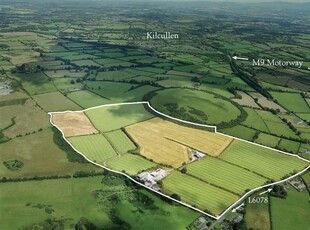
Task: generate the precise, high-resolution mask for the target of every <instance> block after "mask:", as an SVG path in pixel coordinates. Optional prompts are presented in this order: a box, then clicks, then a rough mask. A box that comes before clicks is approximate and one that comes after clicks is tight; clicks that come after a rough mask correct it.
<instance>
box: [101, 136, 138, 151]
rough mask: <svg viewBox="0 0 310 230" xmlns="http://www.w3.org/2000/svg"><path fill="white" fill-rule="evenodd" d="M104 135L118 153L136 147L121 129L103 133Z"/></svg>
mask: <svg viewBox="0 0 310 230" xmlns="http://www.w3.org/2000/svg"><path fill="white" fill-rule="evenodd" d="M104 136H105V137H106V138H107V140H108V141H109V142H110V144H111V145H112V146H113V148H114V149H115V150H116V152H117V153H119V154H123V153H127V152H128V151H129V150H132V149H135V148H136V146H135V144H134V143H132V141H131V140H130V139H129V138H128V137H127V135H126V134H125V133H124V132H123V131H122V130H115V131H111V132H108V133H104Z"/></svg>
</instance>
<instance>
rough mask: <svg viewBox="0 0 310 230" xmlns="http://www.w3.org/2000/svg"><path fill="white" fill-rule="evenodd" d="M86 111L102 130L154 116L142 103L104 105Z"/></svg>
mask: <svg viewBox="0 0 310 230" xmlns="http://www.w3.org/2000/svg"><path fill="white" fill-rule="evenodd" d="M85 113H86V115H87V116H88V117H89V119H90V120H91V122H92V123H93V125H94V126H95V128H96V129H98V130H99V131H101V132H109V131H112V130H116V129H120V128H122V127H125V126H128V125H131V124H134V123H137V122H139V121H144V120H147V119H149V118H152V117H153V115H152V114H150V113H149V112H147V111H146V110H145V108H144V106H143V105H142V104H137V105H115V106H103V107H100V108H94V109H90V110H87V111H86V112H85Z"/></svg>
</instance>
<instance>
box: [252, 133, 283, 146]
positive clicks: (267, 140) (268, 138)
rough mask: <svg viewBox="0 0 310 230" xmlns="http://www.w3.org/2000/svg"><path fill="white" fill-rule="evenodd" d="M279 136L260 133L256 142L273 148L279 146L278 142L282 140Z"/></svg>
mask: <svg viewBox="0 0 310 230" xmlns="http://www.w3.org/2000/svg"><path fill="white" fill-rule="evenodd" d="M280 139H281V138H279V137H275V136H272V135H269V134H266V133H260V134H259V135H258V138H257V139H256V140H255V142H256V143H258V144H261V145H265V146H269V147H272V148H275V147H277V146H278V143H279V142H280Z"/></svg>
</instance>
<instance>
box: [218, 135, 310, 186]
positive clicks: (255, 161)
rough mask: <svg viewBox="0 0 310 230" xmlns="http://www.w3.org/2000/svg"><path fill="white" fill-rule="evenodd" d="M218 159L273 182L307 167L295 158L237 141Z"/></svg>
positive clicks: (303, 162)
mask: <svg viewBox="0 0 310 230" xmlns="http://www.w3.org/2000/svg"><path fill="white" fill-rule="evenodd" d="M220 159H222V160H225V161H227V162H230V163H233V164H236V165H239V166H241V167H244V168H247V169H249V170H251V171H253V172H256V173H259V174H260V175H263V176H265V177H267V178H270V179H273V180H280V179H281V178H282V177H283V176H285V175H287V174H290V173H292V172H293V171H294V170H296V171H300V170H302V169H303V168H305V167H306V166H307V165H308V163H306V162H305V161H302V160H300V159H298V158H296V157H291V156H287V155H285V154H282V153H278V152H276V151H274V150H270V149H267V148H263V147H260V146H256V145H253V144H249V143H246V142H243V141H237V140H235V141H234V142H233V143H232V144H230V146H229V147H228V148H226V150H225V151H224V152H223V153H222V155H221V156H220Z"/></svg>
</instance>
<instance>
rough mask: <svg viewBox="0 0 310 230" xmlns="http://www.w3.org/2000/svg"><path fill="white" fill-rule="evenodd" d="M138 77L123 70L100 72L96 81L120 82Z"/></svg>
mask: <svg viewBox="0 0 310 230" xmlns="http://www.w3.org/2000/svg"><path fill="white" fill-rule="evenodd" d="M135 76H137V75H135V74H132V73H129V72H125V71H123V70H119V71H107V72H99V73H98V74H97V76H96V80H114V81H120V80H123V79H129V78H132V77H135Z"/></svg>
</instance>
